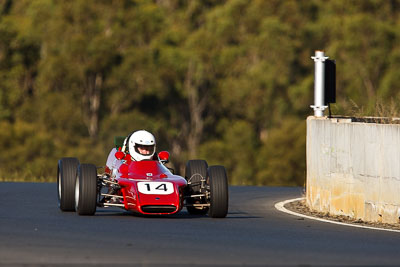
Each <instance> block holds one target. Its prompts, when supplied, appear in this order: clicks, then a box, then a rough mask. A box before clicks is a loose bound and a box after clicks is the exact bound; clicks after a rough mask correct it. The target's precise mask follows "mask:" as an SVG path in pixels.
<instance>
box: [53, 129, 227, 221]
mask: <svg viewBox="0 0 400 267" xmlns="http://www.w3.org/2000/svg"><path fill="white" fill-rule="evenodd" d="M124 140H125V141H126V140H127V138H125V137H116V138H115V148H113V149H112V150H111V152H110V153H109V156H108V159H107V162H106V166H105V167H99V168H98V167H96V166H95V165H93V164H82V163H80V162H79V160H78V159H77V158H61V159H60V160H59V161H58V171H57V189H58V190H57V191H58V203H59V207H60V209H61V210H62V211H76V212H77V213H78V214H79V215H94V214H95V212H96V208H97V207H120V208H122V209H125V210H128V211H132V212H135V213H139V214H149V215H151V214H152V215H163V214H174V213H177V212H179V211H181V210H182V208H183V207H184V206H185V207H186V209H187V211H188V212H189V213H190V214H196V215H205V214H208V216H210V217H213V218H224V217H226V215H227V213H228V179H227V175H226V171H225V168H224V167H223V166H208V164H207V162H206V161H205V160H189V161H188V162H187V164H186V169H185V177H182V176H179V175H175V174H173V170H172V169H169V168H167V167H166V166H165V164H166V163H167V162H168V161H169V153H168V152H166V151H161V152H159V153H158V154H154V156H153V157H152V159H150V160H142V161H135V160H132V159H131V156H130V155H129V152H127V151H121V147H123V146H124V144H123V142H124ZM100 169H103V170H104V171H102V172H101V173H98V170H100Z"/></svg>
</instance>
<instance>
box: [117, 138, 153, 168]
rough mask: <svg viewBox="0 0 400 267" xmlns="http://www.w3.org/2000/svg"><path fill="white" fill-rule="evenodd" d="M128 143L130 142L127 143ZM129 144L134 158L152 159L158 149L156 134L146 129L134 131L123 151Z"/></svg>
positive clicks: (136, 159) (126, 141)
mask: <svg viewBox="0 0 400 267" xmlns="http://www.w3.org/2000/svg"><path fill="white" fill-rule="evenodd" d="M126 143H128V144H126ZM126 146H128V150H129V154H130V155H131V157H132V160H135V161H142V160H152V159H154V153H155V151H156V139H155V138H154V135H152V134H151V133H149V132H148V131H145V130H140V131H136V132H133V133H132V134H131V135H129V136H128V137H127V138H126V139H125V141H124V146H123V148H122V151H125V149H126Z"/></svg>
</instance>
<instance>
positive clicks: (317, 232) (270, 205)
mask: <svg viewBox="0 0 400 267" xmlns="http://www.w3.org/2000/svg"><path fill="white" fill-rule="evenodd" d="M229 190H230V209H229V214H228V216H227V218H225V219H212V218H208V217H207V216H201V217H198V216H191V215H189V214H188V213H186V211H182V212H180V213H179V214H176V215H173V216H163V217H161V216H159V217H144V216H137V215H133V214H131V213H128V212H125V211H123V210H121V209H98V211H97V213H96V215H95V216H78V215H77V214H75V213H74V212H61V211H60V210H59V209H58V206H57V193H56V191H57V190H56V184H50V183H47V184H46V183H0V203H1V205H0V211H1V212H0V264H1V265H11V266H15V265H42V266H46V265H58V264H59V265H70V264H72V265H75V264H76V265H84V266H87V265H90V264H91V265H104V266H110V265H137V266H154V265H155V266H168V265H170V266H176V265H180V266H187V265H194V266H196V265H199V266H200V265H226V266H235V265H236V266H237V265H239V266H240V265H260V266H265V265H267V266H268V265H271V266H272V265H294V266H313V265H315V266H320V265H329V266H332V265H362V266H366V265H376V266H383V265H400V249H399V244H400V234H398V233H392V232H383V231H374V230H367V229H359V228H352V227H347V226H340V225H334V224H329V223H324V222H318V221H313V220H309V219H302V218H299V217H296V216H292V215H288V214H285V213H282V212H279V211H278V210H276V209H275V208H274V204H275V203H277V202H279V201H283V200H286V199H291V198H296V197H300V196H301V195H302V189H301V188H296V187H230V189H229Z"/></svg>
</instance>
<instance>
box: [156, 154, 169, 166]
mask: <svg viewBox="0 0 400 267" xmlns="http://www.w3.org/2000/svg"><path fill="white" fill-rule="evenodd" d="M158 158H159V159H160V161H161V163H163V164H165V163H168V162H169V153H168V152H167V151H161V152H160V153H158Z"/></svg>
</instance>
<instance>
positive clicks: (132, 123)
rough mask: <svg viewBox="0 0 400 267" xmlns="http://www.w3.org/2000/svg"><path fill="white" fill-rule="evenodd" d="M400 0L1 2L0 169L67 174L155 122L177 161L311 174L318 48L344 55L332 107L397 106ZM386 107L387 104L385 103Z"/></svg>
mask: <svg viewBox="0 0 400 267" xmlns="http://www.w3.org/2000/svg"><path fill="white" fill-rule="evenodd" d="M399 14H400V1H396V0H354V1H347V0H335V1H323V0H308V1H294V0H285V1H281V0H253V1H248V0H220V1H217V0H202V1H186V0H153V1H145V0H137V1H133V0H115V1H111V0H110V1H108V0H107V1H105V0H72V1H57V0H34V1H31V0H18V1H17V0H15V1H13V0H0V129H1V131H0V149H1V150H0V151H1V152H0V179H1V180H26V181H55V178H56V177H55V176H56V165H57V160H58V159H59V158H61V157H65V156H74V157H78V158H79V159H80V161H81V162H91V163H95V164H97V165H99V166H102V165H104V164H105V160H106V156H107V154H108V152H109V150H110V149H111V147H112V146H113V137H114V136H116V135H127V134H129V133H130V132H131V131H133V130H137V129H147V130H149V131H151V132H153V133H154V134H155V136H156V138H157V141H158V151H160V150H168V151H170V153H171V155H172V156H171V165H172V166H171V167H174V168H175V169H176V170H177V171H178V172H180V171H182V169H183V167H184V164H185V162H186V160H188V159H194V158H203V159H206V160H207V161H208V162H209V164H222V165H225V166H226V168H227V170H228V174H229V179H230V182H231V184H235V185H303V184H304V179H305V134H306V132H305V128H306V127H305V119H306V117H307V116H308V115H311V114H313V112H312V110H311V109H310V107H309V106H310V104H312V102H313V79H314V78H313V77H314V62H313V60H311V58H310V56H312V55H313V54H314V50H324V51H325V52H326V54H327V55H328V56H329V57H330V58H332V59H335V60H336V64H337V104H335V105H333V107H332V109H333V114H341V115H348V114H351V113H352V112H354V109H355V108H356V109H357V110H362V111H363V113H364V114H365V115H373V114H374V112H376V103H377V102H379V103H391V109H393V110H394V111H396V110H399V109H398V104H396V103H400V102H399V98H400V91H399V88H400V87H399V85H400V46H399V43H400V42H399V41H400V19H399ZM379 106H380V110H382V106H384V104H380V105H379Z"/></svg>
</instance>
